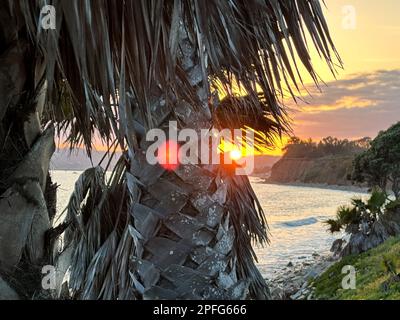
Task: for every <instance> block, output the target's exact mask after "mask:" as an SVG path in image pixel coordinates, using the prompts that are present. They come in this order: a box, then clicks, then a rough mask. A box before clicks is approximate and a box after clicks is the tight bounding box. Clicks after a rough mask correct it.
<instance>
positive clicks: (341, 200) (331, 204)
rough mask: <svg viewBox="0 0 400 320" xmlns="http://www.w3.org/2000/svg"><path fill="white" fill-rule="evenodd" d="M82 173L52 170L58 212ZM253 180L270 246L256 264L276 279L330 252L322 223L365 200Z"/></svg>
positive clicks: (260, 252) (260, 251) (329, 240)
mask: <svg viewBox="0 0 400 320" xmlns="http://www.w3.org/2000/svg"><path fill="white" fill-rule="evenodd" d="M79 174H80V172H74V171H52V177H53V179H54V181H55V182H57V184H59V185H60V187H59V189H58V190H59V191H58V205H57V207H58V210H59V212H61V211H62V210H63V209H64V208H65V206H66V205H67V203H68V199H69V196H70V194H71V192H72V190H73V187H74V183H75V181H76V180H77V179H78V177H79ZM250 179H251V183H252V185H253V188H254V190H255V192H256V194H257V195H258V198H259V200H260V203H261V205H262V207H263V209H264V211H265V214H266V217H267V221H268V225H269V235H270V244H269V245H268V246H266V247H264V248H262V247H259V246H258V245H256V244H255V245H254V249H255V251H256V254H257V256H258V264H257V265H258V267H259V269H260V271H261V273H262V274H263V275H264V276H265V277H273V275H274V273H275V272H277V271H278V270H281V269H282V268H284V267H285V266H286V265H287V264H288V263H289V262H290V261H292V262H296V261H298V260H308V259H311V257H312V254H313V253H315V252H316V253H318V254H324V253H327V252H329V249H330V246H331V244H332V242H333V240H334V239H335V238H336V237H337V235H336V236H332V235H331V234H330V233H328V232H327V227H326V225H325V224H324V223H323V222H324V221H326V220H327V219H329V218H331V217H333V216H334V215H335V213H336V209H337V207H338V206H340V205H345V204H349V201H350V199H351V198H353V197H365V194H362V193H357V192H349V191H343V190H332V189H321V188H312V187H303V186H287V185H273V184H265V183H262V180H260V179H258V178H250Z"/></svg>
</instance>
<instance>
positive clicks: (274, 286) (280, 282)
mask: <svg viewBox="0 0 400 320" xmlns="http://www.w3.org/2000/svg"><path fill="white" fill-rule="evenodd" d="M337 261H338V260H337V259H335V258H334V257H333V255H332V254H326V255H320V254H318V253H316V252H315V253H313V254H312V256H311V257H308V259H305V260H303V261H297V262H289V263H288V265H287V266H286V267H285V268H283V269H282V270H280V271H278V272H276V273H275V274H274V276H273V277H271V278H269V279H265V280H266V281H267V284H268V286H269V288H270V291H271V297H272V300H313V299H315V296H314V289H315V288H314V287H313V285H314V279H316V278H317V277H318V276H320V275H321V274H322V273H323V272H325V271H326V270H327V269H328V268H329V267H330V266H332V265H333V264H334V263H335V262H337Z"/></svg>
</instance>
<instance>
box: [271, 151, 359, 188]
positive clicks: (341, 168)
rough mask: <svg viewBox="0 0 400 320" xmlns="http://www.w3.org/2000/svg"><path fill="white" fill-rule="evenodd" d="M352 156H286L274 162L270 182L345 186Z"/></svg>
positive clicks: (348, 183) (347, 182)
mask: <svg viewBox="0 0 400 320" xmlns="http://www.w3.org/2000/svg"><path fill="white" fill-rule="evenodd" d="M353 158H354V156H353V155H348V156H327V157H322V158H314V159H312V158H287V157H283V158H282V159H280V160H279V161H278V162H277V163H275V164H274V165H273V167H272V170H271V177H270V179H269V181H270V182H278V183H318V184H329V185H340V186H347V185H351V184H352V182H351V181H349V180H348V179H347V176H348V174H349V173H351V170H352V161H353Z"/></svg>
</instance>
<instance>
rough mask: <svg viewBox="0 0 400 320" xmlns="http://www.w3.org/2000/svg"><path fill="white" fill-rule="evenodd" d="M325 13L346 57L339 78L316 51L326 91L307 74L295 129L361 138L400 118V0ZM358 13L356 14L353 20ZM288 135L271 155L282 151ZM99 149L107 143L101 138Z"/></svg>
mask: <svg viewBox="0 0 400 320" xmlns="http://www.w3.org/2000/svg"><path fill="white" fill-rule="evenodd" d="M325 3H326V7H324V12H325V17H326V19H327V22H328V25H329V28H330V32H331V36H332V38H333V40H334V43H335V45H336V48H337V50H338V52H339V54H340V56H341V58H342V60H343V63H344V69H339V68H338V70H337V71H338V74H337V76H336V79H335V78H334V76H333V75H332V74H331V72H330V70H329V69H328V68H327V66H326V64H325V61H321V60H320V58H319V56H318V54H317V53H316V52H315V50H313V46H312V43H311V42H310V43H309V45H310V53H311V56H312V61H313V65H314V67H315V69H316V71H317V73H318V75H319V76H320V77H321V78H322V79H323V80H324V81H325V84H322V85H321V91H319V90H317V89H316V88H315V86H314V85H312V84H311V81H310V79H307V77H306V72H303V71H304V70H303V71H302V72H301V73H302V75H303V76H304V79H305V83H306V87H307V89H308V91H309V92H310V93H311V96H310V95H304V96H302V97H301V98H302V99H304V100H305V101H306V103H304V102H301V103H298V104H295V103H293V101H292V99H287V100H285V104H286V105H287V106H288V107H289V108H290V110H291V111H290V112H289V114H290V117H291V119H292V128H293V131H294V134H295V135H296V136H299V137H301V138H309V137H311V138H313V139H314V140H319V139H321V138H323V137H326V136H330V135H331V136H335V137H338V138H349V139H356V138H361V137H365V136H369V137H375V136H376V134H377V133H378V132H379V131H380V130H383V129H386V128H388V127H389V126H390V125H392V124H394V123H395V122H397V121H400V90H399V89H400V19H399V12H400V1H399V0H379V1H378V0H325ZM352 18H355V19H352ZM286 141H287V137H284V138H283V140H282V141H281V142H280V143H278V147H277V148H276V149H275V150H273V151H269V152H268V153H269V154H273V155H281V154H282V151H281V147H282V146H283V145H284V144H285V143H286ZM96 145H97V146H96V149H98V150H103V149H105V147H104V146H102V145H100V144H99V143H96ZM60 146H63V144H61V145H60Z"/></svg>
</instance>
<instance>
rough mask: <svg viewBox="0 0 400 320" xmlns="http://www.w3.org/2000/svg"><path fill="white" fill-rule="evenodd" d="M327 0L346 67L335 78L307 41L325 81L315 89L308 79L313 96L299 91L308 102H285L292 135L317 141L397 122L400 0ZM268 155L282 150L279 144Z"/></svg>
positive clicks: (333, 32) (365, 133) (371, 132)
mask: <svg viewBox="0 0 400 320" xmlns="http://www.w3.org/2000/svg"><path fill="white" fill-rule="evenodd" d="M325 2H326V6H327V7H326V8H324V12H325V17H326V19H327V21H328V25H329V27H330V31H331V36H332V38H333V40H334V42H335V45H336V47H337V50H338V51H339V54H340V56H341V58H342V60H343V62H344V69H343V70H342V69H338V74H337V77H336V79H335V78H334V76H333V75H332V74H331V72H330V70H329V69H328V68H327V67H326V65H325V63H324V61H321V59H320V58H319V56H318V54H317V52H316V51H315V50H313V48H312V47H311V46H310V52H311V56H312V61H313V65H314V67H315V69H316V70H317V73H318V74H319V76H320V77H321V78H322V79H323V80H324V81H325V82H326V86H322V88H321V89H322V91H321V92H319V91H318V90H316V89H315V88H314V86H313V85H311V82H310V78H308V84H307V85H306V86H307V88H308V89H309V90H310V91H311V93H312V96H309V95H302V96H301V97H302V99H304V100H305V101H306V103H300V104H299V105H295V104H294V103H293V102H292V101H291V99H288V100H287V101H286V104H287V105H288V106H289V107H290V108H291V109H292V110H293V112H290V117H291V118H292V121H293V122H292V127H293V130H294V134H295V135H297V136H300V137H302V138H308V137H311V138H313V139H315V140H319V139H321V138H323V137H325V136H328V135H334V136H336V137H339V138H350V139H356V138H360V137H363V136H371V137H374V136H375V135H376V134H377V133H378V131H379V130H382V129H385V128H387V127H389V126H390V125H391V124H393V123H395V122H397V121H400V103H398V101H400V90H398V89H400V81H399V80H398V79H399V78H400V73H398V70H399V69H400V20H399V18H398V14H399V12H400V1H398V0H380V1H377V0H352V1H347V0H326V1H325ZM302 73H304V75H305V77H306V73H305V72H302ZM306 78H307V77H306ZM397 92H399V93H397ZM397 104H399V106H397ZM286 140H287V138H284V139H283V142H282V143H281V146H282V145H284V144H285V141H286ZM270 154H275V155H279V154H281V151H280V149H279V146H278V148H277V149H276V150H274V151H272V152H270Z"/></svg>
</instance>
